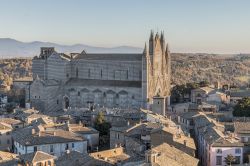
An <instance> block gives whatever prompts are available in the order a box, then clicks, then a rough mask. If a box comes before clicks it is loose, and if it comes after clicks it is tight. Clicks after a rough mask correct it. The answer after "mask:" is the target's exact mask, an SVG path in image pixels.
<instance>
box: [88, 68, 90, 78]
mask: <svg viewBox="0 0 250 166" xmlns="http://www.w3.org/2000/svg"><path fill="white" fill-rule="evenodd" d="M88 77H89V78H90V69H89V71H88Z"/></svg>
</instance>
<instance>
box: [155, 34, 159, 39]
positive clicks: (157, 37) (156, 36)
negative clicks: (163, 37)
mask: <svg viewBox="0 0 250 166" xmlns="http://www.w3.org/2000/svg"><path fill="white" fill-rule="evenodd" d="M157 39H159V33H158V32H157V33H156V35H155V40H157Z"/></svg>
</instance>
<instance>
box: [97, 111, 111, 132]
mask: <svg viewBox="0 0 250 166" xmlns="http://www.w3.org/2000/svg"><path fill="white" fill-rule="evenodd" d="M94 127H95V129H96V130H98V131H99V132H100V136H103V135H108V134H109V129H110V128H111V124H110V123H109V122H106V121H105V119H104V115H103V113H102V112H99V113H98V114H97V117H96V119H95V122H94Z"/></svg>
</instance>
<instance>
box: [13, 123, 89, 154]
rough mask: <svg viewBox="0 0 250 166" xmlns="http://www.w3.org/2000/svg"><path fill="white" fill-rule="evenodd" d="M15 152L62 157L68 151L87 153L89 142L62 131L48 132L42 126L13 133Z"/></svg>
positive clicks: (30, 127)
mask: <svg viewBox="0 0 250 166" xmlns="http://www.w3.org/2000/svg"><path fill="white" fill-rule="evenodd" d="M13 142H14V152H15V153H17V154H20V155H22V154H27V153H33V152H36V151H43V152H45V153H48V154H51V155H54V156H57V157H58V156H61V155H62V154H63V153H64V152H65V151H67V150H76V151H79V152H80V153H83V154H86V153H87V140H86V139H84V138H83V137H81V136H79V135H77V134H75V133H72V132H70V131H65V130H62V129H54V130H46V129H45V128H44V127H43V126H42V125H38V126H35V127H33V126H29V127H26V128H24V129H20V130H18V131H15V132H14V133H13Z"/></svg>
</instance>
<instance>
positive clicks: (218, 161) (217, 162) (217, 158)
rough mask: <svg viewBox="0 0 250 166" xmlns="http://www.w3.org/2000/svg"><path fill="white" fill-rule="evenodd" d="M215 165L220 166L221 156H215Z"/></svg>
mask: <svg viewBox="0 0 250 166" xmlns="http://www.w3.org/2000/svg"><path fill="white" fill-rule="evenodd" d="M216 165H222V156H216Z"/></svg>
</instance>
